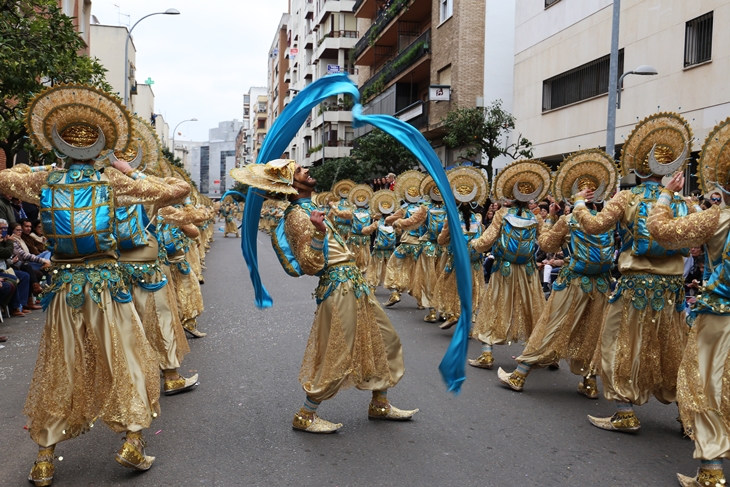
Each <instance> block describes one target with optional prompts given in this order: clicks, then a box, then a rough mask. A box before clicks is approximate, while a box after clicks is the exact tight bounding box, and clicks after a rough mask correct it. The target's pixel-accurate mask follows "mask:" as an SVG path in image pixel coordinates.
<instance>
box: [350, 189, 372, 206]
mask: <svg viewBox="0 0 730 487" xmlns="http://www.w3.org/2000/svg"><path fill="white" fill-rule="evenodd" d="M372 198H373V188H371V187H370V186H368V185H367V184H357V185H355V186H354V187H353V188H352V189H351V190H350V195H349V197H348V199H349V200H350V204H351V205H354V206H357V207H358V208H365V207H367V206H368V205H369V204H370V200H372Z"/></svg>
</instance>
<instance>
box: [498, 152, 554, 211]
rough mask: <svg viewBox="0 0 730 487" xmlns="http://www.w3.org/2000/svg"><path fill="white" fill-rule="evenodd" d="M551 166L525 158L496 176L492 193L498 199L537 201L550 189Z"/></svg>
mask: <svg viewBox="0 0 730 487" xmlns="http://www.w3.org/2000/svg"><path fill="white" fill-rule="evenodd" d="M550 182H551V178H550V168H548V167H547V166H546V165H545V164H544V163H543V162H541V161H536V160H532V159H530V160H528V159H523V160H520V161H515V162H513V163H511V164H509V165H508V166H507V167H505V168H504V169H502V170H501V171H500V172H499V173H498V174H497V176H496V177H495V178H494V183H493V184H492V193H493V195H494V198H495V199H496V200H498V201H499V200H517V201H522V202H527V201H530V200H534V201H535V202H537V201H540V200H542V199H543V198H545V196H547V194H548V191H549V190H550Z"/></svg>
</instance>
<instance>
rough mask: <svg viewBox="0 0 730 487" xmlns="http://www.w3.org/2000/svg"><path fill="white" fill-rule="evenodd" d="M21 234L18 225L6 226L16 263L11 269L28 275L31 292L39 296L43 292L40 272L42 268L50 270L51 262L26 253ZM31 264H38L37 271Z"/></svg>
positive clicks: (21, 230)
mask: <svg viewBox="0 0 730 487" xmlns="http://www.w3.org/2000/svg"><path fill="white" fill-rule="evenodd" d="M22 233H23V229H22V228H21V226H20V223H18V222H14V223H10V224H8V235H9V237H8V238H9V239H10V240H11V241H12V242H13V249H14V254H13V256H14V257H15V258H16V259H17V261H16V262H15V263H14V264H13V267H15V268H16V269H20V270H21V271H23V272H27V273H28V274H30V287H31V290H32V291H33V294H39V293H40V292H41V291H42V290H43V289H42V288H41V285H40V282H39V281H40V278H41V277H43V272H42V270H43V269H44V268H50V266H51V261H50V260H48V259H43V258H41V257H39V256H37V255H33V254H31V253H30V252H28V248H27V247H25V243H24V242H23V239H22V238H21V234H22ZM31 264H40V265H41V267H40V269H39V270H38V271H36V270H35V269H34V268H33V266H32V265H31ZM39 274H40V275H39Z"/></svg>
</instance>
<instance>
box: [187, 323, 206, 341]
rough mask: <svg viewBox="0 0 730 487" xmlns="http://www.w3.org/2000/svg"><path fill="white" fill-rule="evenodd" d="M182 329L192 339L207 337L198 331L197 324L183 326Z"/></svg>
mask: <svg viewBox="0 0 730 487" xmlns="http://www.w3.org/2000/svg"><path fill="white" fill-rule="evenodd" d="M183 328H184V329H185V331H186V332H187V333H189V334H190V335H191V336H192V337H193V338H203V337H204V336H206V335H207V333H203V332H202V331H200V330H198V325H197V324H193V325H190V324H183Z"/></svg>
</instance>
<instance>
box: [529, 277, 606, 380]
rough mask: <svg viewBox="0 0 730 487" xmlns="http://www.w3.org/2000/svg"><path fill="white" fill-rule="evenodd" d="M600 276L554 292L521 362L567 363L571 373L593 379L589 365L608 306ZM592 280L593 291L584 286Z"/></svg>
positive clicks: (576, 282) (571, 283) (541, 363)
mask: <svg viewBox="0 0 730 487" xmlns="http://www.w3.org/2000/svg"><path fill="white" fill-rule="evenodd" d="M597 277H598V276H583V278H577V279H572V280H571V281H570V283H569V284H568V286H567V287H566V288H565V289H563V290H562V291H557V290H553V292H552V294H551V295H550V299H548V302H547V306H545V309H544V310H543V312H542V314H541V315H540V318H539V319H538V320H537V324H536V325H535V329H534V330H533V331H532V335H530V339H529V340H528V341H527V345H526V346H525V350H524V351H523V352H522V355H520V356H519V357H517V361H518V362H526V363H528V364H531V365H536V366H539V367H547V366H548V365H550V364H552V363H553V362H555V361H557V360H560V359H565V360H567V361H568V362H569V363H570V370H571V372H573V373H574V374H576V375H582V376H584V377H587V376H590V375H594V374H595V371H594V370H591V368H590V364H591V360H592V359H593V356H594V354H595V352H596V348H597V347H598V344H599V339H600V336H601V325H602V324H603V314H604V311H605V309H606V306H607V304H608V286H607V283H606V285H604V286H603V288H602V289H601V286H599V285H598V284H597V283H596V278H597ZM583 279H589V280H590V281H591V284H592V290H591V291H590V292H585V291H584V290H583V289H582V287H581V285H582V280H583Z"/></svg>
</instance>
